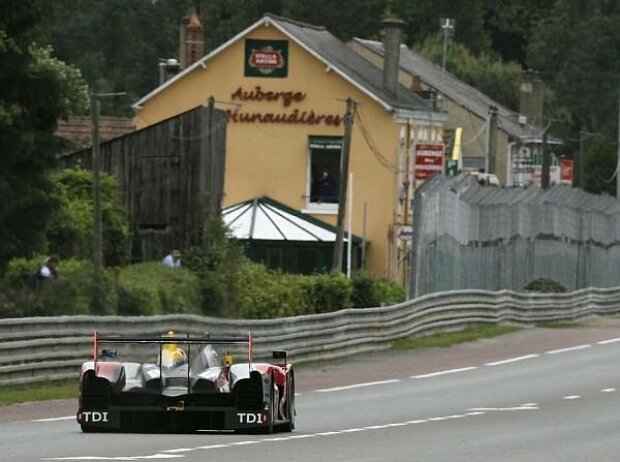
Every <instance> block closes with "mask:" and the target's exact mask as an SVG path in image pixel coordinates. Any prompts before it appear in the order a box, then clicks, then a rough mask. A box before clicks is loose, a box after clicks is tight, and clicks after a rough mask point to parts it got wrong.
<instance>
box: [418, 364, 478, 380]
mask: <svg viewBox="0 0 620 462" xmlns="http://www.w3.org/2000/svg"><path fill="white" fill-rule="evenodd" d="M474 369H478V368H477V367H475V366H470V367H461V368H460V369H448V370H445V371H438V372H431V373H430V374H421V375H412V376H411V377H410V378H412V379H426V378H429V377H438V376H440V375H446V374H455V373H457V372H465V371H472V370H474Z"/></svg>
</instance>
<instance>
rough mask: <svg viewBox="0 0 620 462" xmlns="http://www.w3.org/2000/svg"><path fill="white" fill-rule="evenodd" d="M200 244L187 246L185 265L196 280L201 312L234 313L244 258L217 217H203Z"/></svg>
mask: <svg viewBox="0 0 620 462" xmlns="http://www.w3.org/2000/svg"><path fill="white" fill-rule="evenodd" d="M202 235H203V237H202V244H201V245H200V246H196V247H192V248H190V249H189V250H188V251H187V252H186V255H185V259H184V262H185V263H184V264H185V266H186V267H187V268H188V269H190V270H191V271H193V272H194V273H195V274H196V275H197V276H198V278H199V280H200V285H201V287H200V291H201V295H202V312H203V314H205V315H209V316H223V317H234V316H235V314H234V313H235V312H238V310H239V308H238V305H239V302H238V297H237V292H238V291H237V286H238V284H239V280H240V271H241V268H242V267H243V265H244V264H246V262H247V259H246V258H245V257H244V255H243V249H242V247H241V245H240V244H239V243H238V242H237V241H236V240H235V239H231V238H230V236H229V230H228V228H227V227H226V226H225V225H224V223H223V222H222V219H221V218H220V217H219V216H217V217H213V216H211V217H207V218H206V219H205V224H204V227H203V232H202Z"/></svg>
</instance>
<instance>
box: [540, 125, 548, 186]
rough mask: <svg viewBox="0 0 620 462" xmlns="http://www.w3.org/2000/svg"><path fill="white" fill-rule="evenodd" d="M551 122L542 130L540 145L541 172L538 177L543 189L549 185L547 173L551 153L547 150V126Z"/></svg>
mask: <svg viewBox="0 0 620 462" xmlns="http://www.w3.org/2000/svg"><path fill="white" fill-rule="evenodd" d="M550 126H551V123H549V124H548V125H547V128H545V131H544V132H543V139H542V142H543V145H542V155H543V158H542V173H541V179H540V185H541V187H542V188H543V189H547V188H548V187H549V174H550V170H551V153H550V152H549V148H548V146H547V133H548V132H549V127H550Z"/></svg>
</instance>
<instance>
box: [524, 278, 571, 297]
mask: <svg viewBox="0 0 620 462" xmlns="http://www.w3.org/2000/svg"><path fill="white" fill-rule="evenodd" d="M524 289H525V290H526V291H528V292H542V293H555V294H561V293H565V292H567V291H568V290H567V289H566V287H564V286H563V285H562V284H560V283H559V282H558V281H556V280H555V279H551V278H545V277H543V278H538V279H534V280H533V281H530V282H528V283H527V284H526V285H525V287H524Z"/></svg>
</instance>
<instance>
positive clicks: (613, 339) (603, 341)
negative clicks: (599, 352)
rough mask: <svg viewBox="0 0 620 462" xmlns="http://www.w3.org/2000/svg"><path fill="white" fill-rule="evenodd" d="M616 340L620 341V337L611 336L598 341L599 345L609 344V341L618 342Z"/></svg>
mask: <svg viewBox="0 0 620 462" xmlns="http://www.w3.org/2000/svg"><path fill="white" fill-rule="evenodd" d="M616 342H620V337H619V338H610V339H609V340H601V341H600V342H596V343H598V344H599V345H607V344H609V343H616Z"/></svg>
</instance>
